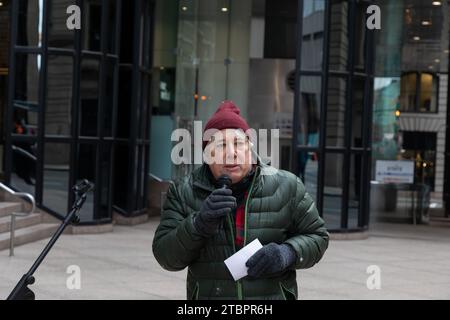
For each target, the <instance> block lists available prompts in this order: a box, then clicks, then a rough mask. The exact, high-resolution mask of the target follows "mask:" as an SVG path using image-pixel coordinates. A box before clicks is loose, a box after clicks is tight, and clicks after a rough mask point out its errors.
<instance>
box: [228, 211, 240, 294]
mask: <svg viewBox="0 0 450 320" xmlns="http://www.w3.org/2000/svg"><path fill="white" fill-rule="evenodd" d="M227 218H228V219H227V220H228V225H229V226H230V231H231V242H232V243H233V253H236V244H235V243H234V231H233V228H234V226H233V225H234V224H233V223H232V219H233V218H232V217H231V213H230V214H229V215H228V216H227ZM236 289H237V296H238V300H242V283H241V280H238V281H237V282H236Z"/></svg>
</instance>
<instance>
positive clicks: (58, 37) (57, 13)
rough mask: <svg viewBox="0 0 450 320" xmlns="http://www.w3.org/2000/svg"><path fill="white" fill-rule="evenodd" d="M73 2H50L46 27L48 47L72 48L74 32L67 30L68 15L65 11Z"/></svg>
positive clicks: (60, 0)
mask: <svg viewBox="0 0 450 320" xmlns="http://www.w3.org/2000/svg"><path fill="white" fill-rule="evenodd" d="M73 4H74V1H73V0H58V1H50V7H49V16H50V19H49V25H48V46H49V47H55V48H67V49H71V48H73V43H74V34H75V33H74V30H70V29H69V28H67V19H68V17H69V15H68V14H67V13H66V10H67V8H68V7H69V6H71V5H73Z"/></svg>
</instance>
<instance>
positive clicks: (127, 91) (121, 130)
mask: <svg viewBox="0 0 450 320" xmlns="http://www.w3.org/2000/svg"><path fill="white" fill-rule="evenodd" d="M131 83H132V81H131V70H130V69H128V68H126V67H124V68H120V73H119V88H120V91H119V93H118V96H119V98H118V106H117V113H118V114H117V119H120V121H117V137H119V138H128V137H129V136H130V132H129V131H130V112H131V108H130V105H131V92H132V87H131Z"/></svg>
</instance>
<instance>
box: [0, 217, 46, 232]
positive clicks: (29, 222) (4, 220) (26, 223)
mask: <svg viewBox="0 0 450 320" xmlns="http://www.w3.org/2000/svg"><path fill="white" fill-rule="evenodd" d="M41 222H42V215H41V214H40V213H33V214H29V215H27V216H25V217H19V216H17V217H16V230H18V229H21V228H26V227H30V226H33V225H36V224H38V223H41ZM10 230H11V216H10V215H9V216H5V217H1V218H0V233H3V232H9V231H10Z"/></svg>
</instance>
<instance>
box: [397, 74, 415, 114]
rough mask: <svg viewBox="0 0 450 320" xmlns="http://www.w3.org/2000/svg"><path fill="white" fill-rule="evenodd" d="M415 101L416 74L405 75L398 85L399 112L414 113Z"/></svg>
mask: <svg viewBox="0 0 450 320" xmlns="http://www.w3.org/2000/svg"><path fill="white" fill-rule="evenodd" d="M416 101H417V73H415V72H411V73H405V74H403V75H402V77H401V83H400V110H401V111H409V112H414V111H415V109H416Z"/></svg>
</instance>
